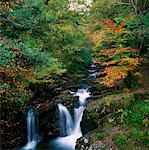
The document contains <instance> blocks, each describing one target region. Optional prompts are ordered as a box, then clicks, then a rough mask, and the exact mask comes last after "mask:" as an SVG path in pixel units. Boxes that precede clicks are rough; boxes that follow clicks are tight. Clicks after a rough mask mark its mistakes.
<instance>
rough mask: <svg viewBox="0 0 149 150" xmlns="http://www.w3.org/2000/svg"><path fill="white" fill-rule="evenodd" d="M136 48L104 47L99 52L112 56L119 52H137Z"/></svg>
mask: <svg viewBox="0 0 149 150" xmlns="http://www.w3.org/2000/svg"><path fill="white" fill-rule="evenodd" d="M137 51H138V50H137V49H133V48H129V47H127V48H119V49H116V48H113V49H105V50H101V51H100V53H101V55H102V56H108V57H113V56H114V55H116V54H120V53H130V52H137Z"/></svg>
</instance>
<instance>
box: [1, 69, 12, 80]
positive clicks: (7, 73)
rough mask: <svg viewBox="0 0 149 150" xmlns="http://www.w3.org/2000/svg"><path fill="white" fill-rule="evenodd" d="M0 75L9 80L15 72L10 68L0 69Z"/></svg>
mask: <svg viewBox="0 0 149 150" xmlns="http://www.w3.org/2000/svg"><path fill="white" fill-rule="evenodd" d="M0 73H4V74H5V75H7V76H8V77H11V78H13V77H14V76H15V72H14V70H13V69H12V68H5V67H0Z"/></svg>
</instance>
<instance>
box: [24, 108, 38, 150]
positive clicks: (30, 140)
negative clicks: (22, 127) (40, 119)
mask: <svg viewBox="0 0 149 150" xmlns="http://www.w3.org/2000/svg"><path fill="white" fill-rule="evenodd" d="M37 138H38V136H37V127H36V120H35V111H34V110H33V109H32V108H31V109H29V110H28V112H27V144H26V145H25V146H24V147H23V148H21V150H35V149H36V145H37V143H38V141H37Z"/></svg>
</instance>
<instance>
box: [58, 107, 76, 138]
mask: <svg viewBox="0 0 149 150" xmlns="http://www.w3.org/2000/svg"><path fill="white" fill-rule="evenodd" d="M58 108H59V114H60V117H59V120H60V136H61V137H63V136H65V135H71V133H72V130H73V121H72V118H71V115H70V113H69V111H68V110H67V108H66V107H65V106H63V105H62V104H58Z"/></svg>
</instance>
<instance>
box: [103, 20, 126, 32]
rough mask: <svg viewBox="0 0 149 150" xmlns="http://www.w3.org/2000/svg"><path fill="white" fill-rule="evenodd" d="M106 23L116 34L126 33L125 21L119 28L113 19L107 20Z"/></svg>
mask: <svg viewBox="0 0 149 150" xmlns="http://www.w3.org/2000/svg"><path fill="white" fill-rule="evenodd" d="M104 22H105V24H106V25H107V26H108V27H109V28H110V29H112V30H113V32H114V33H115V34H122V33H123V32H124V26H125V23H124V21H122V22H121V24H120V25H119V26H116V24H115V22H114V21H113V20H111V19H106V20H104Z"/></svg>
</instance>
